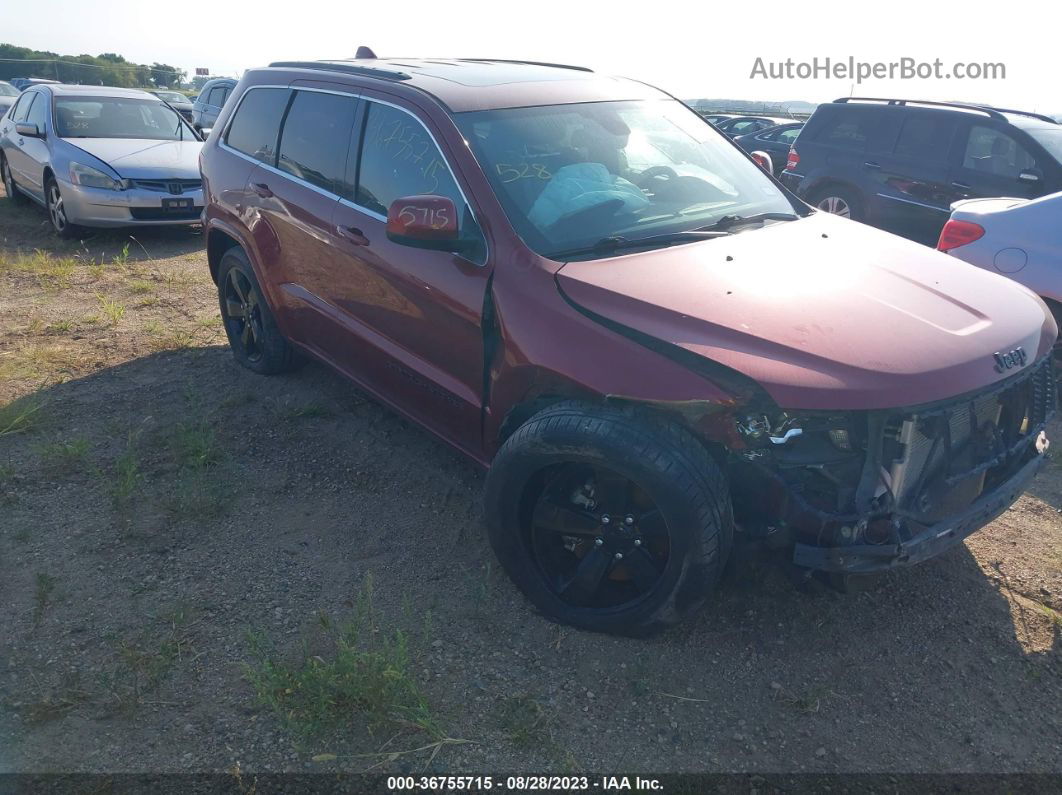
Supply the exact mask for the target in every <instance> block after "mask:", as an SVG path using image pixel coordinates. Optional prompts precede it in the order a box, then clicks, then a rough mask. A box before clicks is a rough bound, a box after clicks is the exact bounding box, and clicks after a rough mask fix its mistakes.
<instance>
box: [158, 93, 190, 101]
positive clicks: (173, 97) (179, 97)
mask: <svg viewBox="0 0 1062 795" xmlns="http://www.w3.org/2000/svg"><path fill="white" fill-rule="evenodd" d="M152 93H154V95H155V96H156V97H158V98H159V99H164V100H166V101H167V102H171V103H172V102H187V101H188V98H187V97H185V95H184V94H178V93H177V92H176V91H154V92H152Z"/></svg>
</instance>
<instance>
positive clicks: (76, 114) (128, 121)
mask: <svg viewBox="0 0 1062 795" xmlns="http://www.w3.org/2000/svg"><path fill="white" fill-rule="evenodd" d="M202 145H203V144H202V141H201V140H200V139H199V137H198V136H197V135H196V133H195V132H194V131H193V130H192V128H191V126H190V125H189V124H188V123H187V122H185V120H184V119H183V118H181V116H180V115H179V114H178V113H177V112H176V111H174V110H173V109H172V108H170V107H169V106H167V105H166V103H164V102H162V101H161V100H160V99H159V98H158V97H156V96H154V95H152V94H149V93H148V92H146V91H137V90H134V89H124V88H104V87H100V86H67V85H40V86H34V87H32V88H30V89H27V90H26V91H24V92H23V93H22V95H21V96H20V97H19V99H18V102H17V103H16V104H15V105H14V106H13V107H12V108H11V109H10V110H9V111H8V112H7V113H6V115H4V116H3V118H0V176H2V178H3V182H4V190H5V191H6V192H7V195H8V197H9V198H10V199H11V200H12V201H22V200H31V201H34V202H36V203H37V204H39V205H41V206H42V207H44V208H46V209H47V210H48V216H49V218H50V219H51V222H52V226H53V227H54V228H55V231H56V233H57V234H58V235H59V236H61V237H77V236H78V235H79V234H80V233H81V231H82V228H83V227H121V226H141V225H152V226H154V225H175V224H176V225H181V224H183V225H188V224H197V223H199V222H200V216H201V214H202V210H203V187H202V180H201V178H200V175H199V150H200V149H201V148H202Z"/></svg>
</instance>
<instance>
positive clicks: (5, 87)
mask: <svg viewBox="0 0 1062 795" xmlns="http://www.w3.org/2000/svg"><path fill="white" fill-rule="evenodd" d="M18 94H19V91H18V89H17V88H15V87H14V86H13V85H11V84H10V83H0V97H17V96H18Z"/></svg>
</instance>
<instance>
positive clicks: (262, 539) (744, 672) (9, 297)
mask: <svg viewBox="0 0 1062 795" xmlns="http://www.w3.org/2000/svg"><path fill="white" fill-rule="evenodd" d="M35 250H38V251H39V252H40V253H38V254H34V251H35ZM223 337H224V335H223V333H222V331H221V328H220V324H219V320H218V316H217V306H216V302H215V298H214V293H213V285H212V284H211V283H210V279H209V275H208V272H207V268H206V257H205V254H204V253H203V251H202V247H201V237H199V236H198V235H197V234H194V233H190V232H188V231H161V230H160V231H154V232H150V231H149V232H142V233H137V235H136V239H135V240H131V239H129V238H128V237H126V236H124V235H122V234H120V233H101V234H97V235H95V236H93V237H92V238H91V239H89V240H87V241H85V242H84V243H83V244H76V243H75V244H60V243H58V242H57V241H56V240H55V239H54V238H53V237H52V236H51V235H50V233H49V231H48V229H47V226H46V220H45V216H44V213H43V212H41V211H38V210H36V209H33V208H30V209H27V208H24V207H22V208H16V207H13V206H12V203H11V202H10V201H8V200H6V199H0V406H5V408H3V409H0V412H2V413H0V583H2V584H3V594H4V600H5V602H6V604H7V607H8V609H6V610H5V611H3V614H2V615H0V638H2V640H0V771H5V770H6V771H11V770H15V771H193V770H195V771H198V770H231V769H232V768H233V767H234V766H235V765H237V764H238V765H239V766H240V769H241V770H248V771H252V770H254V771H281V770H298V771H305V770H324V771H331V770H349V771H359V770H364V769H366V768H369V767H370V766H375V768H374V769H375V770H377V771H383V772H391V771H419V770H425V769H426V770H429V771H447V772H452V773H461V774H465V773H470V772H476V771H479V772H487V771H523V772H546V771H553V772H562V771H564V772H587V773H591V772H615V771H617V770H638V771H643V772H651V771H656V772H663V771H710V772H718V771H751V770H755V771H775V772H796V771H810V772H834V771H896V772H913V771H938V770H948V771H985V772H987V771H1037V772H1062V712H1060V707H1059V705H1060V704H1062V677H1060V673H1062V664H1060V663H1062V654H1060V648H1062V643H1060V632H1062V617H1060V613H1059V612H1058V611H1060V610H1062V535H1060V526H1062V516H1060V515H1059V512H1058V506H1062V468H1059V467H1058V466H1057V465H1054V464H1051V465H1049V466H1048V467H1046V468H1045V471H1044V474H1043V475H1042V476H1041V477H1040V478H1039V480H1038V481H1037V482H1036V484H1035V486H1034V488H1033V489H1032V491H1031V492H1030V493H1029V494H1027V495H1026V496H1025V497H1023V498H1022V499H1021V500H1020V501H1019V502H1018V503H1017V505H1015V507H1014V508H1013V509H1011V510H1010V511H1009V512H1008V513H1006V514H1005V515H1004V516H1003V517H1002V518H1001V519H999V520H998V521H996V522H995V523H993V524H992V525H991V526H989V527H988V528H986V529H984V530H983V531H981V532H980V533H978V534H976V535H975V536H974V537H973V538H972V539H970V540H968V541H967V543H966V544H964V545H963V546H960V547H958V548H956V549H954V550H952V551H951V552H950V553H949V554H947V555H945V556H944V557H942V558H941V559H939V560H937V561H934V562H932V563H929V564H927V565H924V566H921V567H919V568H915V569H912V570H908V571H902V572H897V573H895V574H892V575H889V576H888V577H886V578H884V579H883V580H882V581H881V582H880V583H878V584H876V585H875V586H874V587H873V588H871V589H870V590H868V591H866V592H863V593H859V594H855V595H840V594H837V593H834V592H832V591H827V590H819V589H816V590H813V591H812V592H808V593H805V592H801V591H797V590H796V589H795V588H794V587H793V586H792V585H790V584H789V582H788V581H787V579H786V578H785V576H784V575H783V573H782V572H781V570H780V569H778V568H777V567H775V566H773V565H771V564H769V563H768V562H765V561H762V562H755V561H754V562H750V563H748V564H747V565H745V566H742V567H740V568H739V569H738V570H735V572H734V573H733V574H732V576H730V577H729V578H728V580H727V582H726V584H725V585H724V587H723V588H722V590H721V592H720V593H719V595H718V598H717V599H716V600H715V602H714V603H713V604H711V605H710V606H709V607H708V608H707V609H706V610H704V611H703V612H702V613H701V614H699V615H698V616H696V617H695V618H694V619H693V620H692V621H690V622H688V623H687V624H685V625H684V626H682V627H680V628H679V629H677V630H675V631H672V632H670V633H667V634H665V635H663V636H661V637H658V638H654V639H651V640H648V641H644V640H622V639H615V638H609V637H601V636H595V635H589V634H584V633H580V632H576V631H572V630H568V629H564V628H561V627H558V626H556V625H553V624H551V623H549V622H547V621H545V620H543V619H541V618H540V617H538V616H536V615H535V614H534V613H533V612H532V611H531V610H530V609H529V607H528V605H527V604H526V603H525V602H524V600H523V599H522V598H521V596H520V595H519V594H518V593H517V592H516V591H515V590H514V588H513V587H512V586H511V585H510V584H509V582H508V581H507V580H506V579H505V578H504V576H501V575H500V573H499V572H498V570H497V567H496V565H495V564H494V563H493V560H492V555H491V552H490V550H489V548H488V545H487V543H486V541H485V538H484V533H483V528H482V522H481V519H480V516H479V494H480V488H481V485H482V474H481V473H480V472H479V471H477V469H476V468H475V467H473V466H472V465H470V464H468V463H466V462H465V461H464V460H462V459H461V458H460V457H459V456H458V455H457V454H455V453H453V452H451V451H450V450H449V449H448V448H446V447H444V446H443V445H442V444H441V443H438V442H436V441H435V440H434V439H433V438H432V437H430V436H429V435H428V434H427V433H426V432H423V431H421V430H419V429H418V428H417V427H415V426H413V425H411V424H410V423H408V422H406V421H405V420H403V419H402V418H400V417H398V416H396V415H395V414H393V413H391V412H390V411H388V410H387V409H384V408H383V407H381V406H379V405H377V404H376V403H374V402H372V401H371V400H369V399H368V398H366V397H365V396H364V395H362V394H361V393H360V392H359V391H358V390H357V389H355V388H353V387H352V386H351V385H350V384H348V383H346V382H344V381H343V380H341V379H340V378H339V377H338V376H336V375H334V374H332V373H331V372H329V371H327V370H325V369H324V368H323V367H320V366H317V365H313V364H311V365H308V366H307V367H306V368H305V369H303V370H302V371H300V372H298V373H296V374H294V375H291V376H283V377H275V378H262V377H259V376H255V375H253V374H251V373H249V372H246V371H244V370H242V369H240V368H238V367H237V366H236V364H235V363H234V361H233V359H232V357H231V356H230V355H229V353H228V350H227V348H226V347H225V346H224V344H223V343H224V338H223ZM5 419H6V424H5V421H4V420H5ZM5 427H6V430H5ZM1053 431H1054V436H1056V437H1058V438H1059V439H1062V433H1060V431H1062V428H1060V427H1059V426H1058V425H1056V427H1054V428H1053ZM370 592H371V606H370V604H369V601H370V600H369V598H368V594H369V593H370ZM343 627H345V628H347V629H348V630H351V631H353V629H355V628H356V629H357V630H358V633H359V634H358V638H357V640H356V641H354V642H353V647H355V648H356V649H359V650H361V651H359V652H357V653H358V654H361V653H362V652H364V654H366V655H371V654H377V657H371V656H366V657H356V658H355V659H357V660H358V661H359V662H358V665H359V666H365V665H368V663H366V660H368V661H370V662H371V661H372V660H380V659H382V660H384V662H385V665H384V668H386V669H387V670H388V671H391V673H390V674H386V676H392V679H393V680H396V681H397V680H398V678H400V679H401V682H402V687H403V688H406V687H407V686H408V689H406V690H403V691H402V693H400V694H398V695H395V696H394V699H395V700H394V701H393V702H387V703H384V704H382V705H377V707H376V708H375V709H376V710H377V711H376V712H375V713H374V712H373V711H372V710H373V708H371V707H370V706H366V704H367V703H368V702H367V701H365V700H358V699H357V698H355V699H354V700H353V701H351V702H344V704H343V705H340V706H341V707H342V709H340V711H339V713H338V717H337V715H336V711H335V710H334V709H333V710H332V711H331V712H329V709H330V707H329V704H327V703H323V702H321V701H320V700H319V701H318V702H313V701H312V700H311V701H308V702H305V703H302V704H301V706H299V705H298V704H296V703H295V702H294V701H292V699H294V698H295V695H297V693H296V694H295V695H293V694H292V693H288V692H285V688H284V687H280V688H279V689H278V688H276V687H274V688H273V690H271V691H270V689H269V686H268V685H266V686H263V685H262V684H261V683H262V681H263V679H262V677H263V676H264V675H265V673H268V671H273V672H274V673H275V672H276V671H277V670H284V671H287V672H289V673H290V672H292V671H296V672H297V671H303V672H305V671H311V672H312V673H313V675H314V676H317V675H319V674H321V672H323V671H333V670H334V669H333V668H332V667H329V666H332V664H333V662H334V660H335V659H337V657H336V655H337V654H338V652H337V648H338V646H337V643H338V641H337V640H336V638H337V632H338V630H337V628H343ZM397 631H401V632H402V633H403V636H404V637H405V639H406V641H405V642H406V644H407V648H406V653H405V656H403V654H402V649H401V648H398V647H397V646H396V641H395V633H396V632H397ZM263 649H264V651H263ZM374 650H375V651H374ZM351 653H354V652H351ZM315 657H316V660H315ZM264 661H267V662H264ZM307 661H308V662H307ZM270 664H271V665H272V668H270V667H269V665H270ZM284 666H287V667H286V668H285V667H284ZM307 666H308V667H307ZM369 667H371V666H369ZM358 670H359V671H361V670H364V668H363V667H358ZM271 681H273V683H274V685H275V684H276V681H279V680H277V679H276V678H274V679H273V680H271ZM315 681H316V680H315ZM368 681H369V682H370V684H369V685H367V686H366V687H368V688H369V690H372V692H377V691H376V690H373V689H372V688H373V686H372V684H371V682H372V681H374V680H368ZM380 681H383V680H380ZM256 683H257V684H256ZM295 689H296V690H297V689H298V688H295ZM299 692H302V691H299ZM360 692H362V695H364V693H365V692H366V691H360ZM270 693H272V697H273V702H270V700H269V694H270ZM410 694H412V695H410ZM320 699H324V701H327V696H326V695H323V696H320ZM403 699H404V700H403ZM410 699H412V701H411V700H410ZM411 705H412V706H411ZM332 706H335V705H332ZM414 707H415V709H414ZM314 708H320V711H321V715H324V716H325V718H322V721H321V725H319V726H318V725H311V724H312V721H310V720H309V719H308V718H307V714H308V712H307V710H309V711H312V709H314ZM407 708H408V709H407ZM329 716H330V717H329ZM418 749H421V750H418Z"/></svg>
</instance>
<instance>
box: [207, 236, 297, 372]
mask: <svg viewBox="0 0 1062 795" xmlns="http://www.w3.org/2000/svg"><path fill="white" fill-rule="evenodd" d="M218 302H219V304H220V309H221V320H222V323H223V324H224V326H225V334H226V336H227V337H228V339H229V347H231V348H232V354H233V356H234V357H235V358H236V361H237V362H239V363H240V364H242V365H243V366H244V367H246V368H247V369H248V370H253V371H254V372H256V373H259V374H261V375H275V374H277V373H286V372H289V371H291V370H295V369H297V368H298V367H299V365H301V364H302V360H301V358H300V357H299V356H298V355H297V353H296V352H295V349H294V348H293V347H292V345H291V343H290V342H288V341H287V340H286V339H285V338H284V335H283V334H281V333H280V329H279V328H277V322H276V319H275V318H274V317H273V313H272V311H271V310H270V309H269V305H268V304H267V303H266V300H265V297H264V294H263V293H262V288H261V286H260V285H259V284H258V279H257V278H255V275H254V268H252V267H251V262H250V260H249V259H247V254H246V253H244V251H243V249H241V248H231V249H229V250H228V251H226V252H225V255H224V256H223V257H222V258H221V263H220V264H219V266H218Z"/></svg>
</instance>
